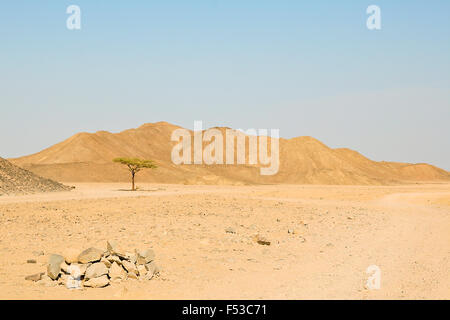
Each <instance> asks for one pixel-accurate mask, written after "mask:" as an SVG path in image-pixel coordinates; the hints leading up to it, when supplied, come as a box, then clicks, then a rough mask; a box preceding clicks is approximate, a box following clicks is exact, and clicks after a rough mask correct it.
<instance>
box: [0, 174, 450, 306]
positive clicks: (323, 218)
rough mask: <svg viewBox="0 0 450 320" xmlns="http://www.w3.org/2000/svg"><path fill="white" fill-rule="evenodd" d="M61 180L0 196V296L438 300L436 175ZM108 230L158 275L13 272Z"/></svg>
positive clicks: (442, 228)
mask: <svg viewBox="0 0 450 320" xmlns="http://www.w3.org/2000/svg"><path fill="white" fill-rule="evenodd" d="M73 184H74V185H75V186H76V189H75V190H73V191H70V192H52V193H42V194H33V195H22V196H1V197H0V255H1V256H2V259H0V287H1V290H0V298H1V299H316V298H317V299H380V298H381V299H397V298H398V299H449V298H450V273H449V270H450V232H449V231H450V184H447V183H435V184H411V185H402V186H329V185H317V186H314V185H288V184H282V185H257V186H226V185H222V186H196V185H175V184H144V183H142V182H140V183H138V184H139V186H140V187H141V191H137V192H129V191H124V190H126V189H128V188H129V184H128V183H73ZM255 234H260V235H262V236H264V237H266V238H267V239H268V240H269V241H270V242H271V244H270V245H269V246H267V245H260V244H258V243H256V242H255V241H254V240H253V236H254V235H255ZM110 239H112V240H117V241H119V242H120V243H121V244H122V245H124V246H126V247H130V248H135V247H138V246H149V247H151V248H153V249H154V251H155V253H156V256H157V261H158V264H159V266H160V268H161V273H160V275H159V277H157V278H154V279H153V280H151V281H138V280H127V281H125V282H122V283H120V284H112V285H110V286H108V287H106V288H101V289H91V288H90V289H82V290H68V289H66V288H64V287H62V286H57V287H44V286H40V285H38V284H36V283H34V282H31V281H26V280H25V276H27V275H29V274H33V273H36V272H41V271H43V270H45V265H46V262H47V257H48V255H49V254H51V253H59V252H61V251H62V250H63V249H65V248H67V247H71V248H76V249H79V250H80V251H81V250H82V249H86V248H88V247H92V246H97V247H100V248H105V245H106V241H107V240H110ZM38 251H43V252H44V255H41V256H36V255H35V253H34V252H38ZM27 259H36V260H37V263H36V264H29V263H27ZM370 265H377V266H379V268H380V269H381V272H382V273H381V288H380V289H379V290H369V289H368V288H367V287H366V281H367V278H368V276H369V275H368V274H366V269H367V267H368V266H370Z"/></svg>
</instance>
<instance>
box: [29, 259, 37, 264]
mask: <svg viewBox="0 0 450 320" xmlns="http://www.w3.org/2000/svg"><path fill="white" fill-rule="evenodd" d="M27 263H36V260H35V259H28V260H27Z"/></svg>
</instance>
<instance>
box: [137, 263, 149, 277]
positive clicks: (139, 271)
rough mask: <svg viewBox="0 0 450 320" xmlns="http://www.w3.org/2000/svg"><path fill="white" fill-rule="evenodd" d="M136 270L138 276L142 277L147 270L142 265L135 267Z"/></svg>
mask: <svg viewBox="0 0 450 320" xmlns="http://www.w3.org/2000/svg"><path fill="white" fill-rule="evenodd" d="M137 269H138V273H139V276H143V275H145V274H146V273H147V268H146V267H145V266H144V265H142V264H139V265H137Z"/></svg>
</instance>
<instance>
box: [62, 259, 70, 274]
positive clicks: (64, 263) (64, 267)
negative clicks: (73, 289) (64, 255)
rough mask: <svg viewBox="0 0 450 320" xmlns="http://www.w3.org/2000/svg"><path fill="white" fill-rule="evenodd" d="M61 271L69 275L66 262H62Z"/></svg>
mask: <svg viewBox="0 0 450 320" xmlns="http://www.w3.org/2000/svg"><path fill="white" fill-rule="evenodd" d="M61 270H62V271H63V272H64V273H65V274H70V272H69V265H68V264H67V263H66V262H64V261H63V262H62V263H61Z"/></svg>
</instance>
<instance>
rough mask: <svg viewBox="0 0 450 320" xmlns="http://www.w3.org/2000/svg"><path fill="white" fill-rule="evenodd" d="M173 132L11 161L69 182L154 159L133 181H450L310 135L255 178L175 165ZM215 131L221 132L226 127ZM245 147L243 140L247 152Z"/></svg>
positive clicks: (100, 136)
mask: <svg viewBox="0 0 450 320" xmlns="http://www.w3.org/2000/svg"><path fill="white" fill-rule="evenodd" d="M178 128H180V127H178V126H175V125H172V124H169V123H167V122H157V123H148V124H144V125H142V126H140V127H139V128H137V129H130V130H125V131H122V132H120V133H109V132H106V131H99V132H96V133H79V134H76V135H74V136H72V137H71V138H69V139H67V140H65V141H63V142H61V143H58V144H56V145H54V146H52V147H50V148H47V149H45V150H43V151H41V152H38V153H36V154H32V155H29V156H25V157H21V158H17V159H11V161H13V162H14V163H15V164H17V165H20V166H22V167H24V168H27V169H29V170H30V171H33V172H35V173H37V174H39V175H41V176H44V177H48V178H51V179H54V180H58V181H71V182H88V181H92V182H115V181H128V179H129V176H128V172H127V170H126V169H125V168H124V167H122V166H120V165H119V164H114V163H112V159H113V158H115V157H138V158H145V159H153V160H155V161H156V162H157V163H158V165H159V168H158V169H157V170H145V171H143V172H140V173H139V176H138V178H137V179H138V183H139V181H145V182H160V183H188V184H247V183H250V184H251V183H292V184H294V183H298V184H362V185H384V184H395V183H402V182H417V181H423V182H425V181H427V182H430V181H450V173H449V172H447V171H445V170H442V169H439V168H436V167H434V166H431V165H428V164H406V163H394V162H376V161H372V160H370V159H367V158H366V157H364V156H363V155H361V154H359V153H358V152H356V151H353V150H349V149H332V148H329V147H328V146H326V145H324V144H323V143H321V142H320V141H318V140H316V139H314V138H312V137H297V138H292V139H283V138H280V139H279V145H280V168H279V172H278V173H277V174H276V175H273V176H262V175H260V169H259V165H249V164H244V165H175V164H173V163H172V161H171V151H172V148H173V146H174V145H176V144H177V143H176V142H172V141H170V137H171V134H172V132H173V131H174V130H175V129H178ZM217 129H218V130H220V131H221V132H225V128H217ZM248 143H249V138H248V136H247V137H246V148H247V150H248ZM204 145H206V144H204ZM269 145H270V144H269ZM224 148H225V145H224ZM235 149H236V146H235ZM224 154H225V152H224ZM247 160H248V156H247ZM246 163H248V162H247V161H246Z"/></svg>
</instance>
